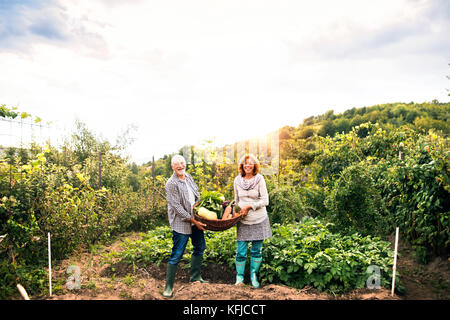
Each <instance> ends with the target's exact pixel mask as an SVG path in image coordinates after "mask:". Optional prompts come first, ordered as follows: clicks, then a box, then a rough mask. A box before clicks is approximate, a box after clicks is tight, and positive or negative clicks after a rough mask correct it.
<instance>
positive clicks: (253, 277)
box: [250, 258, 262, 288]
mask: <svg viewBox="0 0 450 320" xmlns="http://www.w3.org/2000/svg"><path fill="white" fill-rule="evenodd" d="M261 261H262V258H251V259H250V281H251V282H252V286H253V288H259V282H258V277H257V274H258V270H259V267H260V266H261Z"/></svg>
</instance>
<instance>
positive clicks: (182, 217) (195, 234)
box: [163, 155, 207, 297]
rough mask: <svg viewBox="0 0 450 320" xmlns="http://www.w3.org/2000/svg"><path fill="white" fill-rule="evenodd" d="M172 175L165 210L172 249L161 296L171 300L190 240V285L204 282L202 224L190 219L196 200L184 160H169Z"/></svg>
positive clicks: (182, 158) (167, 187) (195, 192)
mask: <svg viewBox="0 0 450 320" xmlns="http://www.w3.org/2000/svg"><path fill="white" fill-rule="evenodd" d="M171 164H172V169H173V174H172V176H171V177H170V178H169V180H167V183H166V194H167V208H168V215H169V223H170V227H171V228H172V239H173V247H172V253H171V255H170V258H169V261H168V264H167V273H166V286H165V288H164V292H163V296H164V297H171V296H172V291H173V283H174V280H175V274H176V271H177V268H178V263H179V262H180V260H181V258H182V256H183V253H184V251H185V249H186V245H187V242H188V240H189V238H191V242H192V246H193V252H192V256H191V272H190V274H191V278H190V281H200V282H207V281H205V280H203V279H202V277H201V276H200V269H201V265H202V260H203V252H204V251H205V249H206V242H205V236H204V233H203V231H204V230H205V228H204V226H205V224H203V223H201V222H200V221H197V220H195V219H194V215H193V207H194V205H195V204H196V202H198V201H199V199H200V193H199V190H198V187H197V185H196V184H195V182H194V180H193V179H192V177H191V175H189V174H188V173H186V171H185V170H186V160H185V159H184V157H183V156H181V155H176V156H174V157H173V158H172V162H171Z"/></svg>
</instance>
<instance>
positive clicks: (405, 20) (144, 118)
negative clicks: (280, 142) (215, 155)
mask: <svg viewBox="0 0 450 320" xmlns="http://www.w3.org/2000/svg"><path fill="white" fill-rule="evenodd" d="M45 4H46V5H40V6H36V5H35V6H31V5H30V6H28V7H27V6H25V7H23V8H22V9H21V11H17V10H16V11H14V12H8V13H9V15H8V17H9V18H8V19H9V20H8V21H10V22H12V21H15V22H20V21H25V22H26V23H25V24H23V26H22V27H20V28H19V29H17V30H15V31H14V30H10V29H8V28H5V27H3V29H2V23H1V22H0V34H2V32H3V35H8V36H7V37H5V38H6V39H7V41H0V70H2V76H1V77H0V103H6V104H8V105H17V104H19V107H20V108H21V109H22V110H24V111H27V112H29V113H33V114H36V115H38V116H40V117H42V118H43V119H44V120H52V121H54V122H58V123H64V124H65V125H66V126H69V125H70V124H71V123H73V119H74V118H75V117H78V118H79V119H81V120H82V121H84V122H86V123H87V124H88V126H89V127H90V128H92V129H93V130H94V131H96V132H101V133H102V134H103V135H104V136H105V137H107V138H109V139H110V140H112V141H113V140H114V139H115V137H116V135H117V134H118V133H119V132H121V131H122V130H123V129H124V128H126V127H127V126H128V125H130V124H136V125H137V126H138V131H137V134H136V142H135V143H134V145H133V146H132V148H130V153H131V154H132V155H133V159H135V160H136V161H138V162H143V161H145V160H148V159H151V156H152V155H155V156H156V157H159V156H162V155H163V154H165V153H170V152H174V151H177V150H178V149H179V148H181V147H182V146H183V145H185V144H193V143H198V142H200V141H201V140H203V139H206V138H211V137H214V136H215V137H216V138H217V141H219V142H221V143H222V142H223V143H229V142H233V141H235V140H238V139H244V138H246V137H250V138H251V137H254V136H257V135H262V134H264V133H267V132H269V131H272V130H274V129H276V128H279V127H282V126H284V125H286V124H289V125H297V124H299V123H301V121H302V120H303V118H305V117H309V116H311V115H315V114H319V113H322V112H325V111H326V110H329V109H332V108H334V109H335V110H336V111H337V112H340V111H343V110H345V109H346V108H351V107H358V106H363V105H366V106H368V105H372V104H377V103H385V102H386V103H387V102H395V101H405V102H409V101H411V100H414V101H417V102H421V101H431V100H432V99H435V98H437V99H439V100H441V101H445V100H446V99H447V100H448V96H447V92H446V91H445V88H447V87H449V85H448V80H447V79H446V78H445V75H448V74H449V71H448V66H447V64H448V62H449V61H448V54H446V53H448V52H449V51H448V49H449V44H448V41H446V39H447V37H446V36H447V35H446V34H445V32H446V30H448V24H449V16H448V15H445V14H443V13H442V12H441V11H440V10H438V8H439V6H440V7H441V8H442V6H443V5H444V4H445V3H443V2H438V3H436V2H430V1H377V2H373V1H339V2H337V1H319V2H312V1H277V2H273V1H214V2H211V1H206V0H204V1H164V2H162V1H145V0H136V1H126V2H124V1H113V2H110V1H106V0H105V1H88V0H77V1H75V0H71V1H48V2H46V3H45ZM444 7H445V6H444ZM447 7H448V6H447ZM0 11H1V10H0ZM0 13H5V11H1V12H0ZM42 17H46V19H45V20H44V19H43V18H42ZM0 21H1V20H0ZM3 26H4V24H3ZM33 26H34V27H33ZM2 30H3V31H2ZM13 31H14V32H13ZM19 31H20V32H19ZM8 32H9V33H8Z"/></svg>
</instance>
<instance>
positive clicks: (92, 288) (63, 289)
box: [17, 233, 450, 300]
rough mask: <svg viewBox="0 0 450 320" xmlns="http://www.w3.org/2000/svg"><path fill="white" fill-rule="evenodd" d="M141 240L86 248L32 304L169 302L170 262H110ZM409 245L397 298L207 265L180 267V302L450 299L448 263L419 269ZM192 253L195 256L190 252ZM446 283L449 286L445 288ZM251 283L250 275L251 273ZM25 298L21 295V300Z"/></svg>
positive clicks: (62, 264) (376, 291) (177, 287)
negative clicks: (73, 269)
mask: <svg viewBox="0 0 450 320" xmlns="http://www.w3.org/2000/svg"><path fill="white" fill-rule="evenodd" d="M125 238H127V239H128V240H131V241H133V240H137V239H140V238H141V237H140V235H139V234H138V233H135V234H128V235H127V236H126V237H121V238H120V239H118V240H116V241H115V242H114V243H112V244H110V245H106V246H102V247H101V248H100V247H97V248H96V249H94V250H91V251H90V252H89V251H87V250H84V251H83V250H81V251H79V252H77V253H75V254H74V255H73V256H72V257H71V258H70V259H66V260H63V261H61V262H60V263H59V264H58V265H56V266H55V267H54V270H53V272H52V274H53V292H54V293H53V295H52V296H51V297H49V296H35V297H33V296H32V297H30V298H31V299H32V300H34V299H37V300H38V299H40V300H164V299H168V298H164V297H163V296H162V295H161V293H162V291H163V290H164V285H165V274H166V264H165V263H163V264H161V265H160V266H157V265H154V264H150V265H147V266H139V267H138V266H135V267H133V266H130V265H126V264H123V263H116V264H114V265H109V264H104V260H105V258H104V254H107V253H109V252H111V251H118V250H120V244H121V243H122V242H123V241H124V240H125ZM402 246H404V247H405V249H404V250H403V251H402V250H401V249H400V255H399V258H398V268H397V270H398V272H399V274H400V279H401V281H402V283H403V284H404V286H405V293H404V294H403V295H397V294H394V296H391V292H390V290H389V289H386V288H381V289H374V290H370V289H359V290H354V291H351V292H349V293H346V294H342V295H333V294H325V293H321V292H319V291H318V290H316V289H314V288H312V287H305V288H303V289H295V288H292V287H288V286H285V285H280V284H265V285H263V286H262V287H261V288H259V289H254V288H252V287H251V286H250V285H244V286H239V287H238V286H235V285H234V280H235V272H234V270H232V269H230V268H227V267H225V266H222V265H217V264H212V263H209V264H207V265H203V268H202V277H203V278H204V279H206V280H208V281H209V283H199V282H193V283H191V282H189V268H188V266H187V265H184V264H183V263H180V265H179V268H178V271H177V275H176V278H175V284H174V294H173V297H172V298H169V299H174V300H336V299H338V300H409V299H446V300H448V299H450V293H449V289H448V287H447V285H448V284H449V283H448V281H449V279H450V272H449V267H448V265H449V262H448V260H442V259H441V258H437V260H435V261H433V262H432V263H430V264H428V265H427V266H422V265H418V264H417V263H416V262H415V260H414V258H413V257H412V253H411V250H410V251H408V248H407V246H406V245H405V244H400V245H399V247H400V248H401V247H402ZM186 254H189V253H186ZM70 265H76V266H79V267H80V271H81V288H80V289H78V290H69V289H67V286H66V281H67V279H68V277H69V276H70V274H67V268H68V267H69V266H70ZM443 281H444V284H442V283H443ZM245 282H246V283H249V275H248V274H246V279H245ZM19 298H20V296H18V297H17V299H19Z"/></svg>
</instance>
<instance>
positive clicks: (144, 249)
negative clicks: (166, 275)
mask: <svg viewBox="0 0 450 320" xmlns="http://www.w3.org/2000/svg"><path fill="white" fill-rule="evenodd" d="M329 226H330V224H323V223H321V222H320V220H317V219H312V218H304V219H302V221H301V222H300V223H296V224H285V225H279V224H274V225H273V228H272V230H273V237H272V238H269V239H267V240H265V242H264V246H263V252H262V255H263V264H262V266H261V269H260V278H261V281H262V282H263V283H283V284H286V285H289V286H293V287H296V288H303V287H304V286H306V285H311V286H313V287H315V288H317V289H319V290H323V291H329V292H334V293H337V292H345V291H347V290H350V289H353V288H363V287H365V285H366V280H367V279H368V278H369V276H370V274H367V273H366V271H367V267H368V266H370V265H376V266H378V267H379V268H380V271H381V279H380V284H381V286H385V287H389V286H390V277H392V257H393V251H392V250H391V249H390V248H389V246H390V243H389V242H386V241H382V240H380V239H379V238H377V237H372V236H366V237H363V236H361V235H360V234H358V233H355V234H352V235H350V236H342V235H340V234H338V233H331V232H330V231H329ZM205 238H206V246H207V249H206V251H205V255H204V261H205V263H210V262H214V263H219V264H223V265H226V266H228V267H230V268H232V269H234V260H235V253H236V233H235V230H234V229H228V230H226V231H223V232H206V233H205ZM171 247H172V241H171V230H170V228H168V227H159V228H156V229H154V230H151V231H149V232H147V233H146V234H145V235H144V236H143V239H142V240H139V241H134V242H131V241H126V242H125V243H124V244H123V250H122V251H120V252H112V253H108V254H107V255H106V256H105V262H106V263H110V264H113V263H115V262H118V261H121V262H125V263H128V264H132V265H138V264H144V265H145V264H148V263H156V264H158V265H159V264H161V263H164V262H166V261H167V260H168V258H169V256H170V252H171ZM191 251H192V245H191V243H190V242H189V244H188V246H187V248H186V254H185V255H183V258H182V261H184V262H185V263H189V259H190V254H189V252H191ZM397 288H399V289H400V290H401V289H402V285H401V283H399V282H398V281H397Z"/></svg>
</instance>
